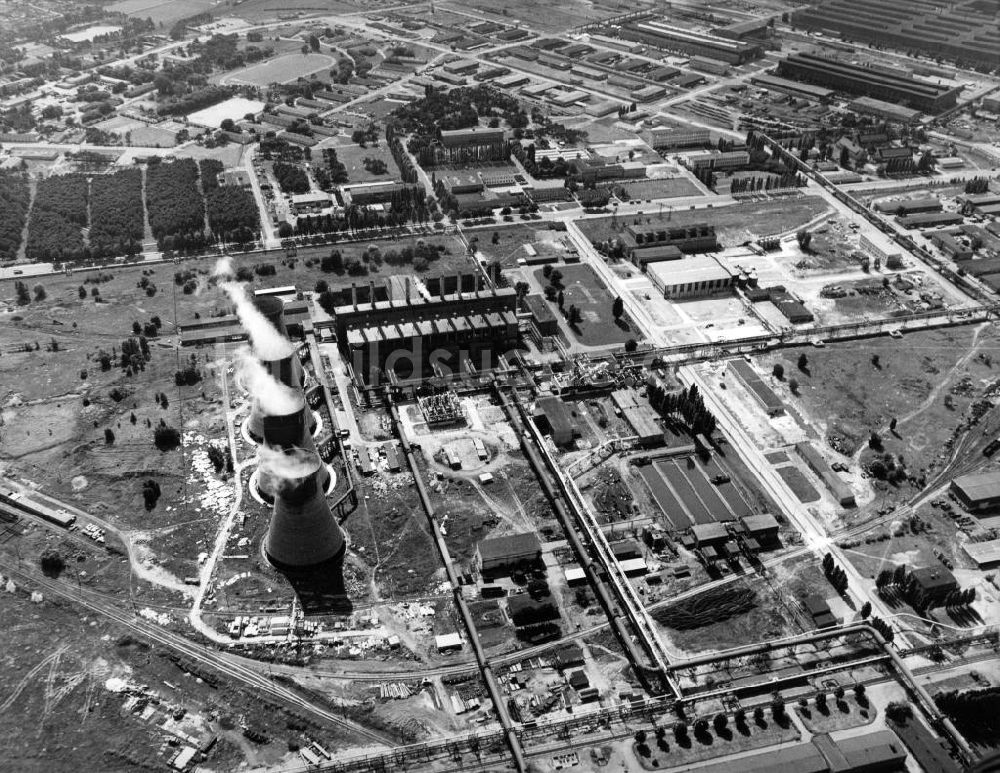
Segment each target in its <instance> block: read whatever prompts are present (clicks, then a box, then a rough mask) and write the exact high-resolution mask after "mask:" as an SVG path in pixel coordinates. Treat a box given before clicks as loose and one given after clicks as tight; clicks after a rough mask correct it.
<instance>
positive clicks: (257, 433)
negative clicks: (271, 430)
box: [247, 354, 316, 443]
mask: <svg viewBox="0 0 1000 773" xmlns="http://www.w3.org/2000/svg"><path fill="white" fill-rule="evenodd" d="M261 364H262V365H263V366H264V367H265V368H266V369H267V372H268V373H270V374H271V377H272V378H273V379H274V380H275V381H278V382H280V383H282V384H284V385H285V386H287V387H290V388H291V389H294V390H296V391H301V389H302V364H301V363H300V362H299V358H298V356H297V355H294V354H293V355H291V356H289V357H285V358H284V359H281V360H262V361H261ZM304 402H305V400H304V399H303V403H304ZM303 410H304V411H305V414H306V416H308V418H309V422H308V423H309V432H312V431H313V430H314V429H315V428H316V419H315V418H314V417H313V415H312V412H311V411H310V410H309V409H308V407H306V408H303ZM265 415H266V414H265V413H264V411H263V409H262V408H261V404H260V399H259V398H257V397H254V400H253V405H252V407H251V408H250V415H249V416H248V417H247V432H248V433H249V435H250V437H251V438H252V439H253V441H254V442H255V443H260V442H261V441H262V440H263V439H264V418H265Z"/></svg>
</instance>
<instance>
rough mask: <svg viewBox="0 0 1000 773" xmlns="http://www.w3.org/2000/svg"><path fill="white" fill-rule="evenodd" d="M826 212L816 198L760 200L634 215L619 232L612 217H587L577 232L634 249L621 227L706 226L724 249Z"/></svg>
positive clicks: (622, 222)
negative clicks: (611, 239)
mask: <svg viewBox="0 0 1000 773" xmlns="http://www.w3.org/2000/svg"><path fill="white" fill-rule="evenodd" d="M826 210H827V204H826V202H825V201H824V200H823V199H821V198H819V197H818V196H801V197H799V198H794V199H783V200H781V201H759V202H748V203H745V204H735V205H732V206H728V207H715V208H713V209H712V210H710V211H709V210H705V209H695V210H691V209H678V210H675V211H673V212H664V213H663V214H662V215H660V214H657V215H655V216H653V215H649V214H647V215H636V216H635V217H631V216H629V217H622V218H619V230H615V229H614V228H613V227H612V226H613V223H612V218H610V217H602V218H587V219H585V220H581V221H578V223H577V225H578V226H579V227H580V230H581V231H583V233H584V234H585V235H586V236H587V238H589V239H590V240H591V241H592V242H595V243H596V242H600V241H606V240H607V239H610V238H612V237H615V238H618V239H622V240H623V241H624V242H625V243H626V246H627V247H632V246H634V244H633V242H632V241H631V236H629V234H628V233H627V232H626V231H625V230H624V228H623V226H627V225H635V224H636V221H639V223H640V224H647V223H658V222H661V221H662V222H663V223H664V224H668V223H669V224H671V225H693V224H695V223H709V224H710V225H714V226H715V230H716V233H717V234H718V236H719V243H720V244H721V245H722V246H723V247H730V246H738V245H740V244H743V243H744V242H746V241H750V240H752V239H755V238H757V237H760V236H770V235H772V234H779V233H787V232H789V231H794V230H795V229H797V228H800V227H801V226H803V225H805V224H806V223H808V222H809V221H811V220H813V219H814V218H816V217H818V216H819V215H821V214H822V213H824V212H825V211H826Z"/></svg>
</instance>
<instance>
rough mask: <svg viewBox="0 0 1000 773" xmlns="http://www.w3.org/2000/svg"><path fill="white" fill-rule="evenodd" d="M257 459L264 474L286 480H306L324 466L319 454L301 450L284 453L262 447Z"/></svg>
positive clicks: (258, 451)
mask: <svg viewBox="0 0 1000 773" xmlns="http://www.w3.org/2000/svg"><path fill="white" fill-rule="evenodd" d="M257 457H258V458H259V459H260V468H261V471H262V472H263V473H269V474H271V475H273V476H274V477H276V478H281V479H284V480H294V479H296V478H306V477H308V476H310V475H312V474H313V473H314V472H316V470H318V469H319V468H320V465H321V464H322V462H320V459H319V456H318V455H317V454H315V453H314V452H311V451H306V450H304V449H299V448H295V449H292V450H291V451H282V450H280V449H274V448H268V447H267V446H265V445H261V446H258V447H257Z"/></svg>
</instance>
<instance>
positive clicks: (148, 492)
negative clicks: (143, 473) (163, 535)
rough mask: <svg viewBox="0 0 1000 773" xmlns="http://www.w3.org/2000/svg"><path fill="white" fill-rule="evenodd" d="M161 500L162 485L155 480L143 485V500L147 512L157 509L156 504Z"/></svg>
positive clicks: (148, 480) (145, 482)
mask: <svg viewBox="0 0 1000 773" xmlns="http://www.w3.org/2000/svg"><path fill="white" fill-rule="evenodd" d="M159 498H160V484H159V483H157V482H156V481H155V480H152V479H147V480H146V481H144V482H143V484H142V499H143V502H144V504H145V506H146V510H147V511H149V510H152V509H153V508H154V507H156V502H157V500H159Z"/></svg>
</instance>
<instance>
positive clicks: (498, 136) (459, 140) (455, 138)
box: [441, 126, 504, 148]
mask: <svg viewBox="0 0 1000 773" xmlns="http://www.w3.org/2000/svg"><path fill="white" fill-rule="evenodd" d="M503 141H504V130H503V129H490V128H485V127H482V126H473V127H472V128H470V129H445V130H443V131H442V132H441V144H442V145H443V146H444V147H446V148H459V147H474V146H476V145H496V144H499V143H502V142H503Z"/></svg>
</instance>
